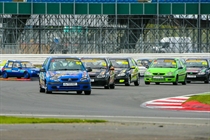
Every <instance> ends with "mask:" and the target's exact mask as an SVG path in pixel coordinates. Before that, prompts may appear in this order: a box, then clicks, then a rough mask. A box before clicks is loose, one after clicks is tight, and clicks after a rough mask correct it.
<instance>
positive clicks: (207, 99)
mask: <svg viewBox="0 0 210 140" xmlns="http://www.w3.org/2000/svg"><path fill="white" fill-rule="evenodd" d="M189 101H198V102H201V103H204V104H208V105H210V93H205V94H200V95H194V96H191V97H190V98H189V99H188V100H187V101H186V102H189Z"/></svg>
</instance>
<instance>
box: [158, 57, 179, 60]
mask: <svg viewBox="0 0 210 140" xmlns="http://www.w3.org/2000/svg"><path fill="white" fill-rule="evenodd" d="M156 59H157V60H163V59H174V60H175V59H179V58H173V57H163V58H156Z"/></svg>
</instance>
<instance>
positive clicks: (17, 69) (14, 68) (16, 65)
mask: <svg viewBox="0 0 210 140" xmlns="http://www.w3.org/2000/svg"><path fill="white" fill-rule="evenodd" d="M20 67H21V66H20V63H19V62H14V63H13V66H12V73H11V76H14V77H21V76H22V75H21V73H20Z"/></svg>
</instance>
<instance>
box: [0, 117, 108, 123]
mask: <svg viewBox="0 0 210 140" xmlns="http://www.w3.org/2000/svg"><path fill="white" fill-rule="evenodd" d="M105 122H106V121H105V120H86V119H58V118H27V117H13V116H0V124H23V123H27V124H35V123H105Z"/></svg>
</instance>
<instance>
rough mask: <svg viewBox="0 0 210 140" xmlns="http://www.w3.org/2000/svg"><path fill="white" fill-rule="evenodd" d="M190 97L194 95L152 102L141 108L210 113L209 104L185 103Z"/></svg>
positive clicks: (144, 104)
mask: <svg viewBox="0 0 210 140" xmlns="http://www.w3.org/2000/svg"><path fill="white" fill-rule="evenodd" d="M190 96H192V95H188V96H177V97H169V98H163V99H157V100H152V101H148V102H145V103H143V104H142V105H141V106H142V107H145V108H151V109H162V110H177V111H198V112H210V105H208V104H203V103H200V102H197V101H190V102H185V101H186V100H187V99H188V98H190Z"/></svg>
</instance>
